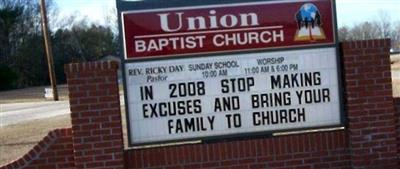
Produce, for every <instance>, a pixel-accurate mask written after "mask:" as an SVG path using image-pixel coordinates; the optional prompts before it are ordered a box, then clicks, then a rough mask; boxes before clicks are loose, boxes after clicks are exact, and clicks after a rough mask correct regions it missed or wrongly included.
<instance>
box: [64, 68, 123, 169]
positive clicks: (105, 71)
mask: <svg viewBox="0 0 400 169" xmlns="http://www.w3.org/2000/svg"><path fill="white" fill-rule="evenodd" d="M64 68H65V73H66V75H67V82H68V90H69V99H70V106H71V120H72V135H73V136H72V139H73V147H74V156H75V166H76V168H77V169H79V168H85V169H87V168H104V169H117V168H123V164H124V160H123V141H122V140H123V139H122V125H121V113H120V101H119V90H118V83H117V69H118V64H117V63H115V62H90V63H80V64H69V65H66V66H65V67H64Z"/></svg>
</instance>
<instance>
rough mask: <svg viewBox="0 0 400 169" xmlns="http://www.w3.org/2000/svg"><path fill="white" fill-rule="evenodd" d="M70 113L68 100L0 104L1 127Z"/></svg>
mask: <svg viewBox="0 0 400 169" xmlns="http://www.w3.org/2000/svg"><path fill="white" fill-rule="evenodd" d="M69 113H70V110H69V102H68V101H58V102H52V101H48V102H33V103H9V104H0V127H4V126H7V125H11V124H17V123H20V122H23V121H30V120H35V119H42V118H49V117H54V116H59V115H64V114H69Z"/></svg>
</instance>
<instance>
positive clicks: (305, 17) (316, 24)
mask: <svg viewBox="0 0 400 169" xmlns="http://www.w3.org/2000/svg"><path fill="white" fill-rule="evenodd" d="M296 21H297V26H298V28H297V29H298V30H297V32H296V36H295V39H294V40H295V41H317V40H323V39H325V34H324V31H323V29H322V28H321V25H322V22H321V14H320V11H319V10H318V8H317V6H316V5H314V4H312V3H305V4H303V5H302V6H301V7H300V9H299V11H298V12H297V13H296Z"/></svg>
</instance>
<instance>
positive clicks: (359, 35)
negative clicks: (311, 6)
mask: <svg viewBox="0 0 400 169" xmlns="http://www.w3.org/2000/svg"><path fill="white" fill-rule="evenodd" d="M46 2H47V8H48V18H49V21H50V23H51V24H50V25H51V26H52V28H51V40H52V44H53V45H52V48H53V57H54V67H55V72H56V77H57V82H58V83H59V84H60V83H65V74H64V70H63V65H64V64H67V63H71V62H85V61H94V60H98V59H101V58H102V57H104V56H108V55H114V56H119V53H118V51H119V43H118V32H117V30H118V29H117V25H118V24H117V19H116V16H117V13H116V11H115V10H113V11H106V12H109V15H108V16H107V18H105V19H106V20H108V22H109V23H110V24H109V25H106V26H104V25H96V24H89V23H90V22H89V21H87V20H86V19H78V18H77V16H71V17H66V18H65V17H64V18H60V17H58V15H57V13H58V10H57V6H56V5H55V3H54V1H53V0H47V1H46ZM40 24H41V20H40V6H39V2H38V1H36V0H0V90H7V89H12V88H22V87H28V86H40V85H49V78H48V73H47V72H48V68H47V63H46V59H45V58H46V57H45V51H44V42H43V35H42V30H41V26H40ZM376 38H391V39H392V48H393V49H395V50H399V49H400V22H391V21H390V19H389V17H388V16H385V15H381V17H380V18H379V19H378V20H375V21H368V22H363V23H359V24H356V25H354V26H352V27H349V26H343V27H341V28H339V39H340V41H351V40H365V39H376Z"/></svg>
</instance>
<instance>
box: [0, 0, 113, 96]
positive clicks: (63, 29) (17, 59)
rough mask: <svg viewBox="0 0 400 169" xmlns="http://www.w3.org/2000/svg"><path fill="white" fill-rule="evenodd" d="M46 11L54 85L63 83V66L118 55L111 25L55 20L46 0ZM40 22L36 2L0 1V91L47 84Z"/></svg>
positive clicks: (84, 20) (50, 4)
mask: <svg viewBox="0 0 400 169" xmlns="http://www.w3.org/2000/svg"><path fill="white" fill-rule="evenodd" d="M47 8H48V18H49V22H51V24H50V25H51V26H53V28H51V40H52V43H53V44H52V48H53V57H54V67H55V72H56V77H57V82H58V83H65V74H64V70H63V67H64V66H63V65H64V64H66V63H71V62H85V61H94V60H98V59H100V58H102V57H104V56H107V55H114V56H116V55H118V48H119V47H118V42H117V41H118V36H117V35H116V33H115V32H113V28H111V26H102V25H96V24H89V22H88V21H87V20H86V19H78V18H77V17H76V16H71V17H67V18H59V17H58V15H57V13H58V12H57V7H56V6H55V4H54V2H53V1H49V0H47ZM40 19H41V18H40V6H39V2H38V1H32V0H0V90H6V89H12V88H22V87H28V86H40V85H48V84H49V83H50V82H49V78H48V73H47V72H48V68H47V62H46V57H45V50H44V40H43V34H42V30H41V26H40V24H41V20H40ZM112 19H114V18H112ZM114 20H115V19H114ZM114 20H113V21H114ZM115 22H116V21H115ZM54 27H57V28H54Z"/></svg>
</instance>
